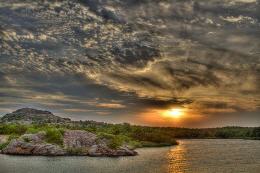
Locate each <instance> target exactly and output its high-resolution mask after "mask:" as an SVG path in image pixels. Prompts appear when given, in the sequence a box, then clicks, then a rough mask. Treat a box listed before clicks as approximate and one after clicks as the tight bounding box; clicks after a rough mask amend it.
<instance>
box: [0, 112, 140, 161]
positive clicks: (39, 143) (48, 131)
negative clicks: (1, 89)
mask: <svg viewBox="0 0 260 173" xmlns="http://www.w3.org/2000/svg"><path fill="white" fill-rule="evenodd" d="M1 123H2V124H6V126H8V125H9V128H14V127H16V128H17V124H19V126H20V127H19V128H20V129H17V130H18V131H22V130H23V129H22V128H25V126H26V125H25V124H27V126H28V124H34V126H36V125H35V124H36V123H37V126H43V125H44V126H45V128H39V129H37V128H35V129H34V130H35V131H34V132H33V133H32V132H30V129H29V130H28V129H27V130H26V131H25V132H24V134H22V135H21V136H18V135H15V136H14V135H13V134H10V135H1V136H0V144H1V153H2V154H11V155H43V156H64V155H81V156H134V155H137V152H136V151H134V150H133V149H131V148H130V147H129V146H127V144H123V143H122V145H121V144H120V145H116V146H115V145H113V143H112V142H113V141H112V140H113V138H110V139H109V138H108V137H105V136H101V135H99V136H98V135H97V134H94V133H91V132H88V131H85V130H69V129H64V128H57V129H54V128H53V127H48V126H51V125H50V124H52V126H53V125H55V126H62V125H65V124H66V125H68V126H70V125H71V124H72V123H73V122H72V121H71V120H70V119H66V118H61V117H58V116H55V115H53V114H52V113H51V112H48V111H41V110H36V109H30V108H23V109H19V110H17V111H14V112H13V113H10V114H6V115H5V116H3V117H2V118H1ZM14 123H15V124H14ZM46 123H49V124H48V125H46ZM74 123H75V122H74ZM10 125H11V126H10ZM46 126H47V127H46ZM2 128H3V127H2ZM30 128H32V127H30ZM9 130H10V129H9ZM31 130H32V129H31Z"/></svg>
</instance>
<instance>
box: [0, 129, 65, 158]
mask: <svg viewBox="0 0 260 173" xmlns="http://www.w3.org/2000/svg"><path fill="white" fill-rule="evenodd" d="M44 137H45V134H44V133H37V134H25V135H22V136H21V137H20V138H19V139H13V140H11V141H10V143H9V144H8V145H7V146H6V147H5V148H4V149H3V150H2V153H3V154H11V155H43V156H61V155H65V154H66V152H65V151H64V150H63V149H62V148H61V147H60V146H58V145H54V144H48V143H45V142H44Z"/></svg>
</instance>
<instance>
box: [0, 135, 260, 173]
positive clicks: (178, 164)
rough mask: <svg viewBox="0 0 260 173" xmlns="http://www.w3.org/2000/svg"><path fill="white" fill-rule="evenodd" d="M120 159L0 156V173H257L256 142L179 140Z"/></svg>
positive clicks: (259, 145) (259, 148) (259, 144)
mask: <svg viewBox="0 0 260 173" xmlns="http://www.w3.org/2000/svg"><path fill="white" fill-rule="evenodd" d="M179 142H180V145H178V146H173V147H162V148H143V149H138V150H137V151H138V153H139V155H138V156H134V157H120V158H98V157H38V156H29V157H25V156H7V155H0V173H214V172H216V173H233V172H234V173H240V172H245V173H259V172H260V141H254V140H224V139H223V140H219V139H203V140H179Z"/></svg>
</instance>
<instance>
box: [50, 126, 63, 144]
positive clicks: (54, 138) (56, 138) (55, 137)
mask: <svg viewBox="0 0 260 173" xmlns="http://www.w3.org/2000/svg"><path fill="white" fill-rule="evenodd" d="M46 142H48V143H51V144H57V145H61V146H62V145H63V135H62V134H61V132H60V130H58V129H56V128H49V129H47V130H46Z"/></svg>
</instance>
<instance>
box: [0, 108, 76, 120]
mask: <svg viewBox="0 0 260 173" xmlns="http://www.w3.org/2000/svg"><path fill="white" fill-rule="evenodd" d="M70 121H71V120H70V119H69V118H61V117H59V116H56V115H53V114H52V113H51V112H49V111H43V110H37V109H32V108H22V109H18V110H16V111H14V112H12V113H8V114H6V115H4V116H3V117H2V118H1V119H0V122H4V123H22V124H30V123H68V122H70Z"/></svg>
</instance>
